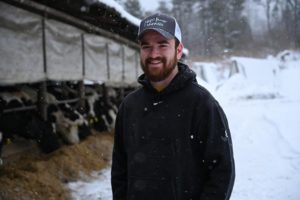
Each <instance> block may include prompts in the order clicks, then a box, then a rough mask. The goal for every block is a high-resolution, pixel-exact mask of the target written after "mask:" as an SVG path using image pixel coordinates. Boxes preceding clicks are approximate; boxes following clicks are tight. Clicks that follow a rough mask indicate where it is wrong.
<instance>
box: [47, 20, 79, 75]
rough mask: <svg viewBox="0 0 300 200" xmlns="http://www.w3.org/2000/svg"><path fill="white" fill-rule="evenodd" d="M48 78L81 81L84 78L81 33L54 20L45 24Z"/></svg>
mask: <svg viewBox="0 0 300 200" xmlns="http://www.w3.org/2000/svg"><path fill="white" fill-rule="evenodd" d="M45 25H46V26H45V30H46V55H47V78H48V79H50V80H58V81H64V80H65V81H68V80H80V79H82V77H83V68H82V46H81V43H82V42H81V31H80V30H79V29H77V28H75V27H72V26H70V25H67V24H63V23H61V22H58V21H54V20H47V21H46V22H45Z"/></svg>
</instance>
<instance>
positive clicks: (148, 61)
mask: <svg viewBox="0 0 300 200" xmlns="http://www.w3.org/2000/svg"><path fill="white" fill-rule="evenodd" d="M153 61H161V62H165V59H164V58H162V57H157V58H147V59H146V60H145V62H146V63H151V62H153Z"/></svg>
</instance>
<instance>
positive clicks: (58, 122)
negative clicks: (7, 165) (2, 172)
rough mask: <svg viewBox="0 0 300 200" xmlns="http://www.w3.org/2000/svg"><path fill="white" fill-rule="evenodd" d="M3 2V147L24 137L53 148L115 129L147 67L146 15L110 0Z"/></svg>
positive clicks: (0, 103)
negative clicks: (143, 62)
mask: <svg viewBox="0 0 300 200" xmlns="http://www.w3.org/2000/svg"><path fill="white" fill-rule="evenodd" d="M0 10H1V12H0V35H1V37H0V55H1V61H0V136H1V137H0V139H1V140H0V155H1V151H2V149H3V151H2V155H5V153H6V152H5V148H2V147H5V146H8V144H9V143H14V141H17V139H18V138H19V137H21V138H25V139H30V140H34V141H35V142H37V143H38V144H39V146H40V147H41V149H42V151H43V152H45V153H49V152H52V151H54V150H56V149H57V148H59V146H60V145H61V144H62V143H64V144H65V143H66V144H74V143H78V142H79V141H80V140H81V139H83V138H85V137H86V136H87V135H88V134H90V130H89V128H91V127H92V128H99V129H100V130H110V129H111V128H112V127H113V122H114V117H115V113H116V109H117V106H118V104H119V102H120V100H121V99H122V97H124V95H126V92H127V91H130V90H131V89H133V88H135V87H136V86H137V84H136V79H137V77H138V75H139V74H141V71H140V67H139V55H138V44H137V40H136V38H137V35H136V34H137V29H138V24H139V19H137V18H135V17H133V16H131V15H130V14H128V13H127V12H125V11H124V10H123V8H122V7H120V6H119V5H118V4H116V3H115V2H114V1H105V0H73V1H69V0H51V1H47V0H42V1H37V0H0ZM95 108H97V109H98V111H99V110H101V112H100V111H99V112H95V110H94V109H95ZM66 124H67V125H68V126H67V127H66ZM3 157H5V156H3ZM0 158H1V157H0ZM1 162H3V161H2V160H1Z"/></svg>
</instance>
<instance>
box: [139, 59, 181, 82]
mask: <svg viewBox="0 0 300 200" xmlns="http://www.w3.org/2000/svg"><path fill="white" fill-rule="evenodd" d="M152 61H161V62H162V64H163V67H162V69H160V70H159V71H158V72H152V71H151V69H150V67H149V64H150V63H151V62H152ZM176 65H177V53H175V55H174V57H173V59H171V60H170V61H169V62H167V59H166V58H165V57H157V58H147V59H146V60H145V62H143V61H142V60H141V66H142V69H143V71H144V73H145V75H146V76H147V77H148V79H149V80H150V81H152V82H159V81H163V80H165V79H166V78H167V77H168V76H169V75H170V74H171V73H172V71H173V70H174V68H175V67H176Z"/></svg>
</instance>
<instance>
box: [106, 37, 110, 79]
mask: <svg viewBox="0 0 300 200" xmlns="http://www.w3.org/2000/svg"><path fill="white" fill-rule="evenodd" d="M105 48H106V67H107V68H106V70H107V80H110V65H109V45H108V43H106V44H105Z"/></svg>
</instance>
